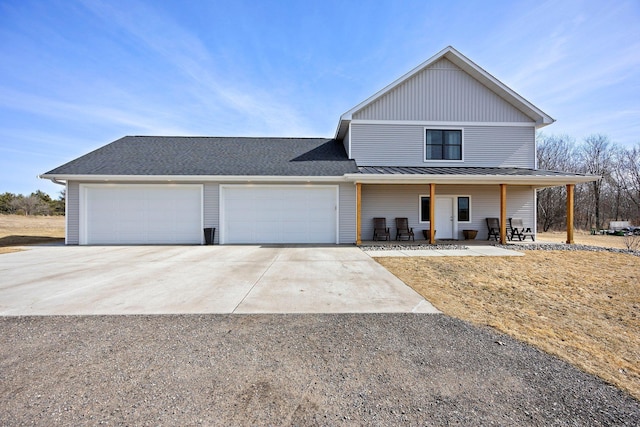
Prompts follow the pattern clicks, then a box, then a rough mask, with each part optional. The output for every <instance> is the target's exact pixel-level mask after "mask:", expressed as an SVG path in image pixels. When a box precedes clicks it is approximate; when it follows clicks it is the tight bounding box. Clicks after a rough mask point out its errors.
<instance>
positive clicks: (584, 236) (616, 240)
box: [527, 231, 640, 249]
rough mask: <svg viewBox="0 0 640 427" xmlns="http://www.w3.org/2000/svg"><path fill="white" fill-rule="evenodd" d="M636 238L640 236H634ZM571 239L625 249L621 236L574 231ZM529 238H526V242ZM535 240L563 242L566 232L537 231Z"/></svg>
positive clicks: (565, 238)
mask: <svg viewBox="0 0 640 427" xmlns="http://www.w3.org/2000/svg"><path fill="white" fill-rule="evenodd" d="M636 237H637V238H638V239H640V237H638V236H636ZM573 240H574V242H575V243H576V244H580V245H590V246H600V247H603V248H616V249H627V246H626V245H625V242H624V241H625V238H624V237H622V236H609V235H601V234H596V235H591V234H590V233H589V232H588V231H576V232H575V233H574V234H573ZM528 241H529V239H527V242H528ZM536 241H537V242H541V243H565V242H566V241H567V233H566V232H565V231H548V232H546V233H538V234H537V235H536Z"/></svg>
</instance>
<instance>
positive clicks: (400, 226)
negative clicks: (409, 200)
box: [396, 218, 416, 242]
mask: <svg viewBox="0 0 640 427" xmlns="http://www.w3.org/2000/svg"><path fill="white" fill-rule="evenodd" d="M396 228H397V230H398V231H397V232H396V240H402V238H403V237H405V236H406V237H407V240H409V239H412V240H413V241H414V242H415V240H416V237H415V235H414V234H413V228H412V227H409V219H408V218H396Z"/></svg>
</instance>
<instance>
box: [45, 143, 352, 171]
mask: <svg viewBox="0 0 640 427" xmlns="http://www.w3.org/2000/svg"><path fill="white" fill-rule="evenodd" d="M357 172H358V168H357V167H356V164H355V162H354V161H353V160H349V159H348V158H347V155H346V153H345V150H344V147H343V145H342V143H341V142H340V141H336V140H334V139H323V138H241V137H184V136H125V137H124V138H121V139H118V140H117V141H114V142H112V143H111V144H108V145H105V146H104V147H101V148H98V149H97V150H95V151H92V152H90V153H88V154H85V155H84V156H82V157H79V158H77V159H75V160H72V161H71V162H69V163H66V164H64V165H62V166H60V167H57V168H55V169H53V170H51V171H49V172H47V173H46V174H45V175H142V176H145V175H147V176H153V175H161V176H167V175H196V176H197V175H240V176H247V175H251V176H276V175H282V176H342V175H344V174H346V173H357Z"/></svg>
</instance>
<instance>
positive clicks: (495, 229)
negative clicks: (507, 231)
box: [486, 218, 500, 242]
mask: <svg viewBox="0 0 640 427" xmlns="http://www.w3.org/2000/svg"><path fill="white" fill-rule="evenodd" d="M486 220H487V228H488V229H489V236H488V237H487V240H491V239H492V238H493V239H494V240H495V241H496V242H497V241H499V240H500V218H486Z"/></svg>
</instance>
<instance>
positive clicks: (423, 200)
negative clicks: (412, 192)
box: [420, 196, 431, 222]
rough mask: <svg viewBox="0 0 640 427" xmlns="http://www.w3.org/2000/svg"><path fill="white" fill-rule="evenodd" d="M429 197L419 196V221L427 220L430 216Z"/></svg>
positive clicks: (429, 219)
mask: <svg viewBox="0 0 640 427" xmlns="http://www.w3.org/2000/svg"><path fill="white" fill-rule="evenodd" d="M430 212H431V198H430V197H429V196H420V222H429V221H431V218H430V217H429V214H430Z"/></svg>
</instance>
